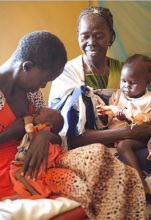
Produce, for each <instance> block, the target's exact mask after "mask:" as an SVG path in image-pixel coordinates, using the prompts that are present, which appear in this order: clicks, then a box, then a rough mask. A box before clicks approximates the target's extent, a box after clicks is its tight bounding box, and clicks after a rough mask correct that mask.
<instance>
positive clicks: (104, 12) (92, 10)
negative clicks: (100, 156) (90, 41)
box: [77, 6, 116, 46]
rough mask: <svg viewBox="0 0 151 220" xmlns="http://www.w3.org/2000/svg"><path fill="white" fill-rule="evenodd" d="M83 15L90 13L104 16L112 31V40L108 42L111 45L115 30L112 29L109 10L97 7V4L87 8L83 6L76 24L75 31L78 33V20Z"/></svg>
mask: <svg viewBox="0 0 151 220" xmlns="http://www.w3.org/2000/svg"><path fill="white" fill-rule="evenodd" d="M85 15H90V16H102V17H104V18H105V20H106V21H107V23H108V25H109V28H110V30H111V31H113V39H112V42H110V45H109V46H111V45H112V44H113V42H114V41H115V37H116V34H115V31H114V29H113V15H112V14H111V12H110V10H109V9H108V8H103V7H99V6H89V7H87V8H84V9H83V10H82V11H81V13H80V15H79V18H78V25H77V33H79V25H80V21H81V18H82V17H83V16H85Z"/></svg>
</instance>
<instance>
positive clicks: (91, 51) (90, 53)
mask: <svg viewBox="0 0 151 220" xmlns="http://www.w3.org/2000/svg"><path fill="white" fill-rule="evenodd" d="M86 52H87V53H88V54H89V55H95V54H97V53H98V52H99V50H86Z"/></svg>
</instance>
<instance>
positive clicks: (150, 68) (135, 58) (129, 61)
mask: <svg viewBox="0 0 151 220" xmlns="http://www.w3.org/2000/svg"><path fill="white" fill-rule="evenodd" d="M138 60H139V61H143V62H145V63H146V64H147V63H148V74H149V76H150V77H151V59H150V58H149V57H147V56H145V55H142V54H134V55H132V56H131V57H129V58H128V59H127V60H126V61H125V62H124V65H127V64H133V63H135V62H136V61H138ZM124 65H123V66H124Z"/></svg>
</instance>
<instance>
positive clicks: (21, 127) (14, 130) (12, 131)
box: [0, 118, 25, 144]
mask: <svg viewBox="0 0 151 220" xmlns="http://www.w3.org/2000/svg"><path fill="white" fill-rule="evenodd" d="M24 134H25V124H24V118H19V119H17V120H16V121H14V122H13V123H12V125H11V126H10V127H9V128H7V129H6V130H4V131H3V132H1V133H0V144H3V143H5V142H7V141H11V140H16V141H21V139H22V138H23V136H24Z"/></svg>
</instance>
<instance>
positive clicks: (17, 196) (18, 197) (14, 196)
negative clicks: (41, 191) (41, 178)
mask: <svg viewBox="0 0 151 220" xmlns="http://www.w3.org/2000/svg"><path fill="white" fill-rule="evenodd" d="M6 199H10V200H16V199H21V197H20V196H19V195H18V194H17V193H15V194H13V195H11V196H6V197H4V198H2V201H4V200H6Z"/></svg>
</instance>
